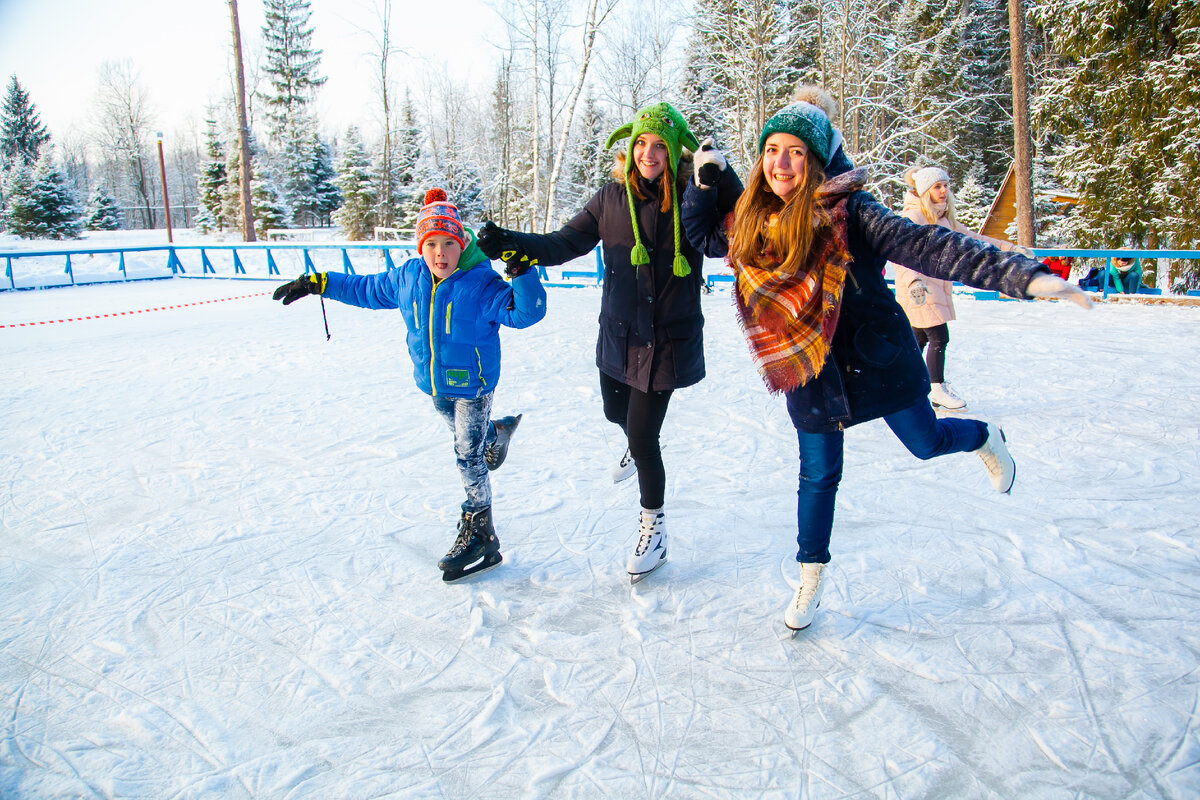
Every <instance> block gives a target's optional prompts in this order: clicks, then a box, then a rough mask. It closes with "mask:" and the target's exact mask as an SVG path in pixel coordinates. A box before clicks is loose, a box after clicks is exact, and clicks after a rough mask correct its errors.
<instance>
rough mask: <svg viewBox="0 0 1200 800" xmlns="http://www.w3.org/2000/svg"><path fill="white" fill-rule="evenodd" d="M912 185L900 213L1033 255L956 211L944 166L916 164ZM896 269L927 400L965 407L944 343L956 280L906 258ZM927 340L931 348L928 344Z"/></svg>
mask: <svg viewBox="0 0 1200 800" xmlns="http://www.w3.org/2000/svg"><path fill="white" fill-rule="evenodd" d="M904 182H905V183H906V184H907V185H908V191H906V192H905V193H904V210H903V211H902V212H901V216H903V217H904V218H905V219H908V220H910V221H912V222H915V223H917V224H918V225H939V226H941V227H943V228H946V229H947V230H952V231H955V232H956V233H961V234H963V235H964V236H970V237H971V238H972V239H978V240H979V241H981V242H987V243H988V244H990V245H992V246H994V247H999V248H1000V249H1001V250H1004V251H1006V252H1007V251H1009V250H1013V249H1016V250H1017V252H1019V253H1021V254H1022V255H1025V256H1029V255H1032V254H1031V253H1030V252H1029V251H1028V250H1026V249H1024V248H1016V247H1015V246H1014V245H1013V243H1012V242H1006V241H1003V240H1001V239H993V238H991V237H990V236H984V235H983V234H981V233H976V232H974V231H973V230H971V229H970V228H968V227H967V226H966V225H963V224H962V223H961V222H959V221H958V219H957V218H956V217H955V214H954V192H952V191H951V190H950V175H949V174H948V173H947V172H946V171H945V170H944V169H942V168H941V167H923V168H918V167H913V168H912V169H909V170H908V171H907V172H905V173H904ZM892 269H893V271H894V272H895V275H896V299H897V300H898V301H899V302H900V307H901V308H903V309H904V313H905V315H906V316H907V317H908V321H909V322H910V323H911V324H912V329H913V336H915V337H916V339H917V346H918V347H920V348H921V350H922V351H925V366H926V368H928V370H929V383H930V389H929V401H930V402H931V403H933V406H934V408H943V409H945V410H946V411H966V410H967V403H966V401H965V400H963V399H962V397H960V396H959V395H958V393H957V392H955V391H954V389H953V388H952V387H951V386H950V384H949V383H948V382H947V381H946V347H947V345H949V344H950V326H949V324H948V323H949V322H950V321H951V320H953V319H954V295H953V288H954V283H953V282H952V281H947V280H942V279H941V278H935V277H932V276H930V275H927V274H925V271H924V270H923V269H922V268H921V267H920V266H918V267H917V268H916V269H912V268H909V267H906V266H904V265H902V264H892ZM926 345H928V350H926Z"/></svg>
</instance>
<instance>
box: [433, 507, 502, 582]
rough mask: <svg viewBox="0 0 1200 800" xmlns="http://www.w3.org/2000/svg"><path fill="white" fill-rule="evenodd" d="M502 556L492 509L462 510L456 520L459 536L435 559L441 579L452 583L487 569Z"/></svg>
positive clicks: (498, 561) (497, 562) (495, 563)
mask: <svg viewBox="0 0 1200 800" xmlns="http://www.w3.org/2000/svg"><path fill="white" fill-rule="evenodd" d="M503 560H504V557H503V556H501V555H500V539H499V538H498V537H497V536H496V530H495V528H493V527H492V510H491V509H490V508H484V509H481V510H479V511H464V512H463V515H462V519H460V520H459V521H458V538H457V539H455V540H454V546H453V547H451V548H450V552H449V553H446V555H445V556H444V557H443V558H442V560H441V561H439V562H438V569H440V570H441V571H442V580H443V581H445V582H446V583H453V582H454V581H457V580H461V579H462V578H466V577H468V576H470V575H475V574H477V573H480V572H483V571H485V570H489V569H491V568H492V567H494V566H496V565H497V564H499V563H500V562H501V561H503Z"/></svg>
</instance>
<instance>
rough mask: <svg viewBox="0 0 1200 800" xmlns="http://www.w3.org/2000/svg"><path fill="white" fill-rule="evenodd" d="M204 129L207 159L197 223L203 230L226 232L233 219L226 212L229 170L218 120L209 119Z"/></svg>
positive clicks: (202, 171) (195, 223) (203, 173)
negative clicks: (226, 226)
mask: <svg viewBox="0 0 1200 800" xmlns="http://www.w3.org/2000/svg"><path fill="white" fill-rule="evenodd" d="M205 124H206V125H207V128H206V130H205V132H204V140H205V143H204V155H205V161H204V164H203V166H201V168H200V179H199V189H200V210H199V212H198V213H197V214H196V219H195V220H194V221H193V224H194V225H195V226H196V228H197V229H199V231H200V232H201V233H208V232H209V231H210V230H217V231H224V230H225V225H226V223H227V222H229V221H230V218H228V217H227V216H226V214H225V209H224V205H225V187H226V185H227V184H228V183H229V178H228V174H227V173H226V171H225V169H226V168H225V152H224V147H223V145H222V143H221V139H220V136H219V134H218V133H217V123H216V120H212V119H209V120H206V121H205Z"/></svg>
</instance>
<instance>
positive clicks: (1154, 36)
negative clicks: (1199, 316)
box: [1033, 0, 1200, 285]
mask: <svg viewBox="0 0 1200 800" xmlns="http://www.w3.org/2000/svg"><path fill="white" fill-rule="evenodd" d="M1033 16H1034V19H1035V21H1036V22H1037V23H1039V24H1040V25H1041V26H1042V28H1043V30H1044V31H1045V35H1046V36H1047V37H1048V39H1049V42H1050V47H1051V50H1052V51H1053V53H1055V54H1056V55H1057V63H1056V64H1055V65H1054V67H1053V68H1052V69H1051V70H1050V71H1049V73H1048V74H1047V75H1046V76H1045V77H1044V79H1043V80H1042V82H1041V86H1040V94H1039V96H1038V97H1037V98H1036V100H1035V101H1034V108H1033V111H1034V119H1035V122H1037V123H1040V124H1041V125H1045V126H1047V127H1048V128H1049V129H1050V130H1051V131H1052V132H1054V133H1055V134H1056V135H1057V137H1058V138H1057V139H1056V141H1055V146H1056V152H1055V158H1054V167H1055V173H1056V175H1057V177H1058V178H1059V180H1060V181H1061V182H1062V183H1063V185H1064V188H1067V189H1074V190H1077V191H1078V193H1079V195H1080V200H1079V204H1078V205H1077V206H1076V207H1075V209H1074V210H1073V213H1072V218H1071V221H1070V223H1069V224H1068V225H1067V226H1065V227H1066V228H1067V229H1068V230H1069V231H1070V233H1071V234H1072V235H1073V238H1074V242H1073V243H1074V244H1076V245H1085V244H1086V245H1089V246H1093V247H1095V246H1109V247H1113V246H1129V245H1133V246H1145V247H1150V248H1159V247H1161V248H1188V247H1194V246H1196V244H1197V242H1200V204H1198V203H1196V201H1195V193H1196V187H1197V186H1200V80H1197V77H1196V76H1197V75H1200V3H1195V2H1185V3H1171V2H1150V3H1127V2H1112V0H1039V2H1038V3H1037V5H1036V7H1035V9H1034V11H1033ZM1185 263H1186V264H1188V266H1189V277H1188V279H1187V281H1186V283H1187V284H1188V285H1200V274H1198V273H1200V264H1197V262H1185Z"/></svg>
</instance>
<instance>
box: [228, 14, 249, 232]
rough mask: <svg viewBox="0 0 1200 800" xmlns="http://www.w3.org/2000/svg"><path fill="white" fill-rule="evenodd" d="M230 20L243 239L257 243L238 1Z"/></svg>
mask: <svg viewBox="0 0 1200 800" xmlns="http://www.w3.org/2000/svg"><path fill="white" fill-rule="evenodd" d="M229 18H230V21H231V22H232V25H233V63H234V71H235V75H236V77H235V81H236V83H237V85H236V86H235V87H234V97H235V98H236V100H237V115H238V148H239V149H240V150H241V153H242V157H241V159H240V162H241V163H240V164H239V169H240V172H241V181H242V186H241V189H242V239H243V241H247V242H253V241H256V237H255V235H254V203H253V202H252V201H251V199H250V181H251V179H252V178H253V170H252V169H251V167H250V123H249V122H247V121H246V76H245V72H244V71H243V68H242V32H241V28H240V26H239V25H238V10H237V0H229Z"/></svg>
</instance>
